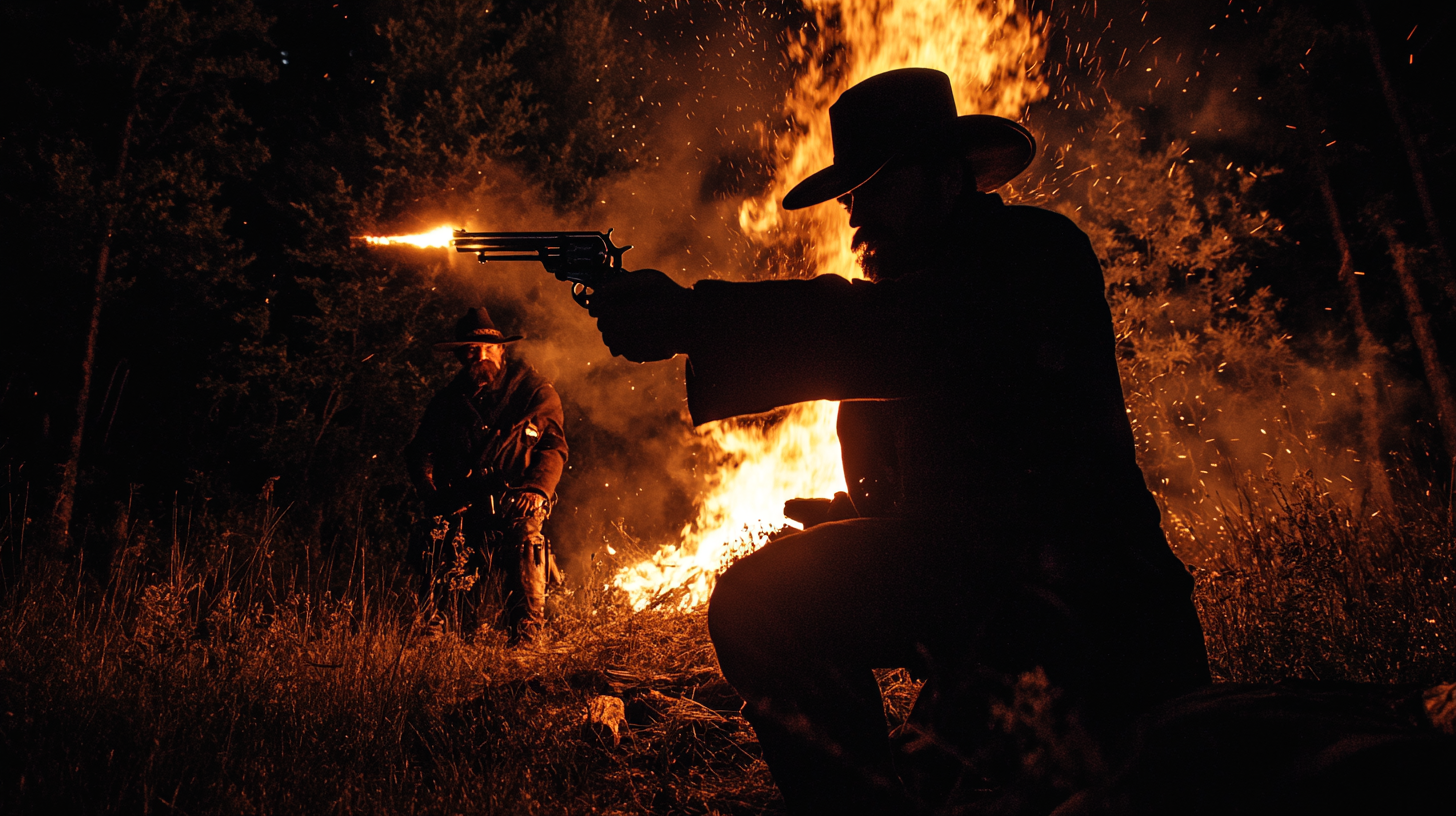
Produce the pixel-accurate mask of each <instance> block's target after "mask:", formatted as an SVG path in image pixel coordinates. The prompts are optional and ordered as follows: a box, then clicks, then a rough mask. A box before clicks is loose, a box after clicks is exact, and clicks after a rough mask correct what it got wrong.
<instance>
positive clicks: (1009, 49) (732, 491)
mask: <svg viewBox="0 0 1456 816" xmlns="http://www.w3.org/2000/svg"><path fill="white" fill-rule="evenodd" d="M805 4H806V5H807V6H808V7H809V8H810V9H812V10H813V11H814V12H815V14H816V15H817V16H818V18H819V30H821V31H828V30H829V29H831V28H833V29H835V30H837V38H838V39H837V43H838V44H841V45H843V47H844V49H843V50H842V51H839V52H837V53H833V54H832V55H831V54H830V53H829V52H830V51H831V46H832V45H834V44H835V43H834V42H830V39H831V38H829V37H825V38H821V39H820V40H819V41H817V42H814V43H810V42H808V41H807V40H800V41H798V42H795V43H792V44H791V46H790V53H789V56H790V58H792V59H794V60H795V61H798V62H802V63H803V64H804V65H805V70H804V73H803V75H802V77H801V78H800V80H799V83H798V85H797V86H796V87H795V89H794V90H793V91H792V93H791V94H790V96H789V98H788V100H786V104H785V109H786V112H787V113H788V114H789V115H790V116H791V117H792V118H793V119H795V120H796V121H797V122H799V123H800V124H801V125H803V126H804V127H803V128H790V129H789V130H788V132H787V134H786V135H785V136H784V137H782V139H781V140H780V141H779V143H778V144H777V145H776V147H777V151H776V153H777V155H778V156H780V157H781V159H780V163H779V166H778V167H777V168H776V172H775V174H774V182H773V184H772V186H771V188H770V189H769V190H768V191H767V192H766V194H765V195H764V196H763V197H762V198H759V199H754V200H751V201H748V202H746V203H745V204H744V205H743V207H742V208H741V209H740V211H739V225H740V227H741V228H742V229H743V232H744V233H745V234H747V235H749V236H750V237H752V238H754V239H756V240H759V241H762V242H765V243H769V242H773V241H779V240H784V239H786V238H793V237H795V236H802V237H807V238H808V239H809V241H808V245H809V246H810V247H812V251H813V252H814V253H815V255H814V257H813V258H812V260H813V262H814V265H815V268H816V269H817V271H818V272H820V273H821V274H822V273H833V274H838V275H842V276H844V277H846V278H854V277H858V276H859V268H858V265H857V264H856V262H855V258H854V256H853V254H852V253H851V252H850V248H849V247H850V238H851V237H852V234H851V231H850V229H849V226H848V224H847V223H846V219H845V217H844V214H843V213H842V212H841V211H840V210H839V208H837V207H834V206H831V205H823V206H820V207H813V208H810V209H808V210H806V211H803V212H801V213H796V214H795V215H794V216H793V217H792V218H789V217H786V214H785V213H784V212H782V211H781V210H780V209H779V200H780V199H782V198H783V195H784V193H785V192H787V191H788V189H789V188H790V187H792V186H793V185H794V184H796V183H798V182H799V181H800V180H801V179H803V178H804V177H805V176H808V175H809V174H810V173H812V172H814V171H816V170H818V169H819V168H821V167H825V166H827V165H829V164H831V163H832V162H833V158H834V149H833V143H832V141H831V140H830V134H829V106H830V105H831V104H833V102H834V101H835V100H836V99H838V98H839V95H840V93H842V92H843V91H844V90H845V89H847V88H849V87H850V86H851V85H854V84H855V83H857V82H859V81H861V80H863V79H865V78H867V77H870V76H873V75H875V74H878V73H881V72H883V71H888V70H891V69H894V68H909V67H925V68H937V69H939V70H942V71H944V72H946V74H948V75H949V76H950V78H951V84H952V86H953V87H954V88H955V92H956V98H957V102H958V104H959V106H960V112H961V113H963V114H965V113H993V114H997V115H1000V116H1006V117H1010V118H1013V119H1015V118H1020V116H1021V114H1022V112H1023V111H1024V110H1025V108H1026V105H1028V104H1029V103H1031V102H1034V101H1036V100H1037V99H1040V98H1042V97H1043V96H1045V95H1046V84H1045V83H1044V82H1043V80H1042V78H1041V74H1040V66H1041V60H1042V57H1043V55H1044V53H1045V47H1046V46H1045V39H1044V36H1043V23H1042V21H1041V19H1040V18H1038V19H1035V20H1034V19H1031V18H1028V17H1027V16H1026V15H1025V14H1023V13H1021V12H1020V11H1018V10H1017V8H1016V3H1015V2H1014V0H993V2H969V1H968V0H805ZM831 21H837V22H831ZM836 415H837V406H835V405H834V404H833V403H822V402H821V403H809V404H804V405H797V406H793V407H792V408H791V409H790V410H789V412H788V414H787V415H786V416H785V417H784V418H783V419H782V420H781V421H779V422H778V423H776V424H774V425H773V426H771V427H768V428H760V427H758V426H749V427H741V426H738V425H735V424H732V423H714V424H712V425H709V426H707V427H706V428H705V429H704V433H705V434H706V435H707V436H708V437H709V439H710V440H711V441H712V442H713V443H715V444H716V445H717V447H718V448H719V449H720V450H722V451H723V452H724V453H725V454H726V455H727V456H728V464H726V465H725V466H724V467H723V468H722V469H721V470H720V471H719V472H718V473H717V474H716V476H715V477H714V480H713V483H712V484H711V485H710V486H709V490H708V492H707V494H706V496H705V498H704V499H703V501H702V503H701V504H700V505H699V512H698V518H697V519H696V520H695V521H694V522H693V523H692V524H690V525H688V526H687V527H686V528H685V529H684V530H683V540H682V541H681V542H679V543H676V544H673V545H669V546H666V547H664V548H662V549H661V550H660V551H659V552H658V553H657V554H656V555H654V556H653V557H652V558H650V559H648V560H646V561H643V562H641V563H638V564H635V565H633V566H631V567H628V568H626V569H624V570H622V571H621V572H620V573H619V574H618V575H617V576H616V584H617V586H619V587H621V588H622V589H624V590H626V592H627V593H628V595H629V596H630V597H631V600H632V605H633V607H634V608H637V609H642V608H644V607H646V606H649V605H651V604H653V603H659V602H665V603H671V604H672V605H674V606H677V607H679V608H684V609H686V608H691V607H693V606H696V605H698V604H701V603H703V602H704V601H706V600H707V599H708V595H709V593H711V592H712V587H713V581H714V579H715V578H716V576H717V574H718V572H719V571H720V570H721V569H722V567H723V565H724V561H725V560H726V559H727V558H729V557H731V556H732V555H733V554H734V553H737V552H741V551H742V550H744V549H751V548H755V547H757V546H759V545H761V544H762V543H763V541H764V539H765V535H766V533H767V532H769V531H771V530H773V529H775V528H777V527H779V526H781V525H782V524H783V523H784V521H783V503H784V501H785V500H786V499H791V498H795V497H810V496H820V497H829V496H831V495H833V493H834V491H836V490H843V489H844V475H843V470H842V468H841V465H840V460H839V457H840V454H839V440H838V437H837V436H836V434H835V431H834V422H835V417H836ZM678 588H683V589H685V590H686V591H685V592H682V594H681V595H680V596H679V595H677V594H676V590H678Z"/></svg>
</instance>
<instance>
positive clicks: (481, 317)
mask: <svg viewBox="0 0 1456 816" xmlns="http://www.w3.org/2000/svg"><path fill="white" fill-rule="evenodd" d="M525 337H526V335H524V334H512V335H506V334H505V333H504V332H502V331H501V330H500V329H498V328H496V327H495V321H493V320H491V319H490V312H487V311H486V310H485V309H484V307H476V308H474V309H469V310H467V311H466V312H465V314H464V315H462V316H461V318H460V319H459V320H457V321H456V322H455V339H454V340H447V341H445V342H443V343H435V344H434V346H433V348H434V349H435V351H454V350H455V349H458V348H464V347H466V346H488V345H492V344H495V343H514V342H516V341H517V340H523V339H525Z"/></svg>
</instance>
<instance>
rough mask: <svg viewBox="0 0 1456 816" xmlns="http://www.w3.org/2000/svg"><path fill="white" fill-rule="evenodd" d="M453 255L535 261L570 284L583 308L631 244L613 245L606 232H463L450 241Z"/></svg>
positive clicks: (458, 231)
mask: <svg viewBox="0 0 1456 816" xmlns="http://www.w3.org/2000/svg"><path fill="white" fill-rule="evenodd" d="M450 244H451V246H454V247H455V251H456V252H474V253H475V257H476V258H477V259H478V260H479V261H480V262H481V263H489V262H491V261H538V262H540V264H541V265H542V266H544V267H546V271H547V272H550V273H551V274H552V275H555V276H556V279H557V280H564V281H570V282H571V299H572V300H574V301H576V303H577V305H579V306H582V307H583V308H585V307H586V306H588V305H589V304H590V303H591V292H592V290H593V289H596V288H597V287H598V286H600V285H601V283H602V281H604V280H606V278H607V276H608V275H610V274H611V273H612V271H613V270H617V269H621V268H622V253H624V252H626V251H627V250H629V249H631V248H632V247H631V245H630V244H629V245H628V246H623V247H619V246H617V245H616V244H613V243H612V231H611V230H610V229H609V230H607V231H606V232H466V231H465V230H455V234H454V237H453V238H451V239H450Z"/></svg>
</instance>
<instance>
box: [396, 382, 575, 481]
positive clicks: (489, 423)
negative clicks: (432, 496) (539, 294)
mask: <svg viewBox="0 0 1456 816" xmlns="http://www.w3.org/2000/svg"><path fill="white" fill-rule="evenodd" d="M475 390H476V389H475V385H474V383H472V382H470V381H469V379H467V378H465V377H457V378H456V379H455V380H454V381H453V382H451V383H450V385H449V386H448V387H446V388H445V389H444V390H443V391H441V392H440V393H439V394H437V395H435V398H434V399H433V400H431V401H430V405H429V407H428V408H426V409H425V414H424V416H423V417H422V418H421V419H420V427H419V431H418V432H416V434H415V438H414V441H412V442H410V444H409V446H408V447H406V448H405V457H406V461H407V463H408V465H409V471H410V477H411V479H413V480H414V482H415V484H416V485H420V484H422V482H424V481H425V476H426V474H429V475H430V476H431V477H432V478H433V481H434V485H435V487H436V488H437V489H438V490H440V491H447V490H456V491H459V490H463V489H467V486H474V487H478V488H479V489H481V490H484V491H486V492H488V493H491V494H495V495H499V494H502V493H505V492H508V491H513V490H527V491H531V492H534V493H539V494H540V495H541V496H543V497H545V498H547V499H548V500H549V499H551V498H553V496H554V495H555V492H556V485H557V483H558V482H559V481H560V480H561V472H562V470H563V469H564V468H565V466H566V456H567V447H566V435H565V433H564V432H563V430H562V428H563V425H564V421H563V417H562V411H561V398H560V397H559V396H557V394H556V389H555V388H553V387H552V386H551V384H550V383H549V382H547V381H546V379H545V378H544V377H542V376H541V375H540V374H539V373H537V372H536V370H535V369H534V368H532V367H531V366H530V365H528V364H526V363H523V362H518V361H514V360H509V359H508V360H507V361H506V363H505V370H504V371H503V372H502V373H501V379H500V381H499V383H498V384H497V386H496V387H495V388H494V389H490V388H484V389H481V390H480V393H478V394H477V393H474V392H475ZM474 487H471V488H470V489H474ZM478 498H479V497H477V499H478Z"/></svg>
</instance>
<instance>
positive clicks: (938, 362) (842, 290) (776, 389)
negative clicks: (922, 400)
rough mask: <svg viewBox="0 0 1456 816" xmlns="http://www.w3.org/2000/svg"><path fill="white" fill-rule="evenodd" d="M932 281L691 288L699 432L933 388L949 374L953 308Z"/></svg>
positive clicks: (692, 380) (690, 378) (826, 280)
mask: <svg viewBox="0 0 1456 816" xmlns="http://www.w3.org/2000/svg"><path fill="white" fill-rule="evenodd" d="M924 290H925V284H924V282H909V283H900V282H896V283H869V282H867V281H854V282H850V281H848V280H845V279H844V278H841V277H839V276H837V275H823V276H820V277H817V278H814V279H812V280H800V281H762V282H756V283H730V282H726V281H702V282H700V283H698V284H697V285H696V286H694V287H693V297H694V303H695V311H696V312H697V314H698V318H699V319H698V322H697V324H698V328H697V332H696V337H695V338H694V339H693V341H692V342H691V343H690V347H689V351H688V369H687V390H688V410H689V412H690V413H691V415H692V419H693V423H694V424H702V423H704V422H709V421H712V420H716V419H724V418H727V417H731V416H738V415H740V414H750V413H759V412H762V411H767V410H771V409H773V408H776V407H778V406H781V405H788V404H791V403H795V402H804V401H807V400H845V399H885V398H893V397H903V396H913V395H915V394H917V393H922V392H925V391H928V390H931V389H933V387H934V386H935V384H936V383H938V382H940V381H942V380H943V379H944V378H945V376H946V374H947V373H948V372H946V371H944V370H941V366H942V361H943V359H944V358H945V357H946V353H945V352H946V347H945V344H946V343H947V342H948V341H949V340H950V339H951V338H948V337H947V336H946V328H947V327H946V322H947V321H946V319H945V315H944V314H943V311H945V310H946V309H947V308H948V306H947V305H944V304H942V303H940V302H937V299H936V298H935V297H927V296H925V294H926V293H925V291H924Z"/></svg>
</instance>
